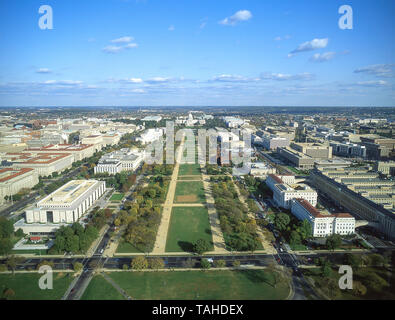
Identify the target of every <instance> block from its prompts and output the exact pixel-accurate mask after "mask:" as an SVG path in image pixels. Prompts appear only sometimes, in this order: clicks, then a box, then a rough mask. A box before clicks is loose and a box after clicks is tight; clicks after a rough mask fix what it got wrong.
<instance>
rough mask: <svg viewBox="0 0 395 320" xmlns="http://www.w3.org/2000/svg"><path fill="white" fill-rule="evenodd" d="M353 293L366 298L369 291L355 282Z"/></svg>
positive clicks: (358, 282) (360, 283)
mask: <svg viewBox="0 0 395 320" xmlns="http://www.w3.org/2000/svg"><path fill="white" fill-rule="evenodd" d="M352 291H353V293H354V294H355V295H357V296H360V297H361V296H364V295H365V294H366V292H367V291H368V290H367V288H366V287H365V286H364V285H363V284H362V282H360V281H353V284H352Z"/></svg>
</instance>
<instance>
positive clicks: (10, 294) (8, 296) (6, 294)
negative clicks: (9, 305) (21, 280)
mask: <svg viewBox="0 0 395 320" xmlns="http://www.w3.org/2000/svg"><path fill="white" fill-rule="evenodd" d="M13 296H15V291H14V290H12V289H11V288H5V289H4V291H3V297H4V299H6V300H7V299H11V298H12V297H13Z"/></svg>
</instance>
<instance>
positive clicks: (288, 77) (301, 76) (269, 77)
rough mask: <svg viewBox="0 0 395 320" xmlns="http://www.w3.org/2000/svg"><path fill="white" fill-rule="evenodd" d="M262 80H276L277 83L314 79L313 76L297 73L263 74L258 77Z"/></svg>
mask: <svg viewBox="0 0 395 320" xmlns="http://www.w3.org/2000/svg"><path fill="white" fill-rule="evenodd" d="M260 78H261V79H262V80H277V81H286V80H312V79H314V75H313V74H311V73H308V72H305V73H299V74H294V75H292V74H286V73H267V72H266V73H263V74H261V77H260Z"/></svg>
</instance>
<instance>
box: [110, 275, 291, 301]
mask: <svg viewBox="0 0 395 320" xmlns="http://www.w3.org/2000/svg"><path fill="white" fill-rule="evenodd" d="M110 277H111V278H112V279H113V280H114V281H115V282H117V283H118V284H119V285H120V286H121V287H122V288H123V289H124V290H125V291H126V292H127V293H128V294H129V295H130V296H131V297H133V298H134V299H139V300H149V299H152V300H174V299H180V300H219V299H224V300H246V299H251V300H270V299H285V298H286V297H287V295H288V293H289V286H288V285H287V284H286V283H281V284H278V285H277V288H274V286H273V276H272V274H271V273H268V272H266V271H263V270H245V271H204V272H203V271H175V272H113V273H110Z"/></svg>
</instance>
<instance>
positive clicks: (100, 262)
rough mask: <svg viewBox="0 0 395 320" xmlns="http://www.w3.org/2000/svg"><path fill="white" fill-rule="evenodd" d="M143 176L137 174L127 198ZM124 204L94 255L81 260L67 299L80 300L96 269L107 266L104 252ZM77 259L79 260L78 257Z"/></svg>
mask: <svg viewBox="0 0 395 320" xmlns="http://www.w3.org/2000/svg"><path fill="white" fill-rule="evenodd" d="M142 177H143V175H142V174H140V175H138V176H137V178H136V182H135V184H134V185H133V186H132V187H131V188H130V189H129V191H128V193H127V194H126V195H125V199H128V198H129V197H130V195H131V194H132V193H133V192H134V191H135V189H136V188H137V186H138V185H139V183H140V181H141V179H142ZM122 205H123V204H122V203H120V204H119V205H118V208H117V209H116V210H115V213H114V214H113V216H112V218H111V220H110V221H109V222H108V225H109V226H110V227H109V228H108V229H107V231H106V232H105V233H104V234H103V236H102V238H101V239H100V241H99V244H98V245H97V247H96V249H95V251H94V253H93V255H92V256H91V257H90V258H85V259H82V261H79V262H81V263H82V265H83V269H82V273H81V274H80V276H79V277H78V279H77V281H76V282H75V283H74V285H71V287H70V288H69V291H68V294H66V296H65V300H79V299H80V298H81V297H82V295H83V293H84V291H85V289H86V288H87V287H88V285H89V282H90V281H91V279H92V277H93V274H94V271H95V270H96V269H100V268H103V267H104V268H105V264H106V262H107V261H108V260H109V258H108V257H105V256H104V255H103V253H104V250H105V249H106V248H107V246H108V244H109V242H110V239H111V236H110V233H111V232H112V226H113V222H114V220H115V217H116V213H117V211H119V209H120V207H121V206H122ZM76 261H78V259H77V260H76ZM129 265H130V262H129ZM69 268H72V264H71V265H70V263H69Z"/></svg>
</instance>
